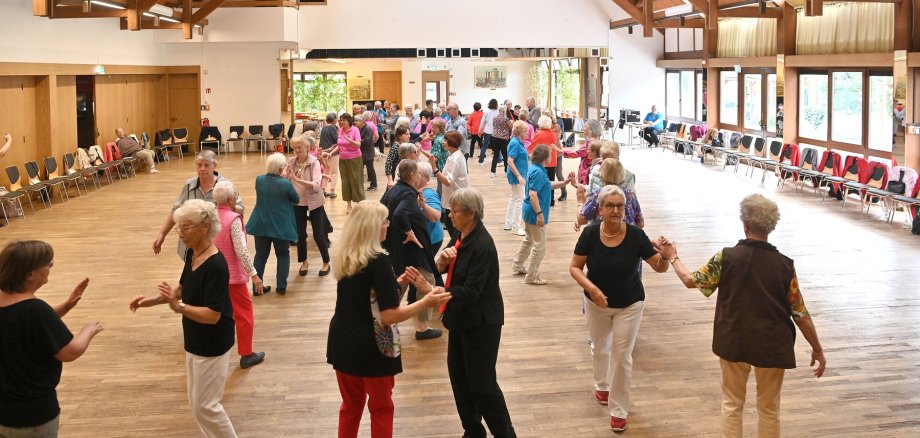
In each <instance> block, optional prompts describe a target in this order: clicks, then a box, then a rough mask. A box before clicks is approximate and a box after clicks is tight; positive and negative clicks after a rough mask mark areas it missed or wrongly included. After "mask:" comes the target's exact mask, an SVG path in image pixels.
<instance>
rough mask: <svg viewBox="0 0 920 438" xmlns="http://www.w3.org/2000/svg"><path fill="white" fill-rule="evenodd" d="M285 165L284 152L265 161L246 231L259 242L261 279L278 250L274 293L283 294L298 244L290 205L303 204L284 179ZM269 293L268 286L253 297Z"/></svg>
mask: <svg viewBox="0 0 920 438" xmlns="http://www.w3.org/2000/svg"><path fill="white" fill-rule="evenodd" d="M285 166H287V158H285V156H284V154H281V153H274V154H271V155H269V156H268V158H267V159H266V160H265V175H259V176H257V177H256V206H255V208H253V209H252V216H250V217H249V221H248V222H246V231H247V232H248V233H249V234H252V235H253V236H254V237H255V240H256V259H255V262H253V264H255V267H256V272H257V273H258V274H259V278H265V263H266V262H268V254H269V253H270V252H271V247H272V246H274V247H275V258H277V260H278V267H277V269H278V270H277V273H276V280H277V282H278V283H277V289H275V291H276V292H278V294H280V295H284V294H285V293H286V292H287V277H288V271H289V270H290V268H291V266H290V264H291V250H290V243H291V242H296V241H297V229H296V228H295V224H296V221H295V219H294V209H293V208H292V207H291V206H292V205H297V204H299V203H300V195H298V194H297V191H296V190H294V186H293V185H292V184H291V182H290V181H288V180H286V179H284V178H283V177H282V176H281V172H282V171H283V170H284V168H285ZM270 290H271V287H270V286H265V287H263V288H262V290H255V291H254V292H253V294H254V295H262V294H263V293H265V292H268V291H270Z"/></svg>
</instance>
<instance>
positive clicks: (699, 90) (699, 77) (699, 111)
mask: <svg viewBox="0 0 920 438" xmlns="http://www.w3.org/2000/svg"><path fill="white" fill-rule="evenodd" d="M703 98H704V96H703V74H702V73H699V72H697V73H696V119H697V120H699V121H701V122H705V121H706V115H705V114H703Z"/></svg>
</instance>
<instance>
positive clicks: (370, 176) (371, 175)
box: [363, 158, 377, 187]
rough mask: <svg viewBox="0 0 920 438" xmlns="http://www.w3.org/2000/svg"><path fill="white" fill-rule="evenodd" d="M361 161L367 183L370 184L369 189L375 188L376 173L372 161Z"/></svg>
mask: <svg viewBox="0 0 920 438" xmlns="http://www.w3.org/2000/svg"><path fill="white" fill-rule="evenodd" d="M363 161H364V167H365V168H366V169H367V181H368V182H369V183H370V184H371V187H377V171H376V170H374V159H373V158H371V159H370V160H363Z"/></svg>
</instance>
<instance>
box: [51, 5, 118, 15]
mask: <svg viewBox="0 0 920 438" xmlns="http://www.w3.org/2000/svg"><path fill="white" fill-rule="evenodd" d="M127 16H128V11H127V9H109V8H93V10H91V11H90V12H83V8H79V7H74V6H67V7H56V8H54V10H53V11H51V17H50V18H118V17H127Z"/></svg>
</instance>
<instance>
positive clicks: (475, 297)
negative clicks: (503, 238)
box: [406, 188, 517, 438]
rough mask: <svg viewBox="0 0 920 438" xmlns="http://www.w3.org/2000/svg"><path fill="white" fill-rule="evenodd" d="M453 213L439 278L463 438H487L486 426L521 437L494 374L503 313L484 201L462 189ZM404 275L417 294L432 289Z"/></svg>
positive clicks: (494, 432)
mask: <svg viewBox="0 0 920 438" xmlns="http://www.w3.org/2000/svg"><path fill="white" fill-rule="evenodd" d="M449 211H450V215H451V220H452V221H453V223H454V226H456V227H457V231H458V233H457V236H456V237H454V238H453V239H452V240H451V242H450V243H449V244H448V246H447V247H446V248H445V249H444V250H442V251H441V252H440V253H439V254H438V257H437V264H438V271H439V272H441V273H447V280H446V282H445V284H444V288H445V289H446V290H447V292H450V294H451V301H450V302H448V303H447V305H446V306H445V307H442V309H441V310H442V312H443V313H444V316H443V318H442V320H443V322H444V327H446V328H447V329H448V330H449V335H448V341H447V372H448V374H449V376H450V386H451V388H452V389H453V392H454V402H455V403H456V405H457V413H458V414H459V415H460V422H461V423H462V424H463V431H464V434H463V436H469V437H485V436H486V430H485V428H483V427H482V420H485V422H486V425H487V426H488V427H489V431H490V432H492V435H494V436H495V437H501V438H506V437H512V438H513V437H515V436H517V435H516V434H515V432H514V427H513V426H512V425H511V416H510V415H509V414H508V407H507V406H506V405H505V396H504V394H502V390H501V388H500V387H499V386H498V381H497V380H496V373H495V363H496V361H497V359H498V346H499V343H500V341H501V335H502V325H503V324H504V323H505V307H504V303H503V301H502V292H501V289H500V288H499V285H498V270H499V265H498V250H497V249H496V247H495V241H494V240H492V236H491V235H489V232H488V231H487V230H486V227H485V225H483V223H482V219H483V202H482V195H480V194H479V192H478V191H476V190H475V189H472V188H466V189H460V190H458V191H456V192H454V194H453V195H452V196H451V198H450V209H449ZM406 272H407V274H409V278H410V279H411V280H412V282H413V283H415V284H416V286H417V287H418V288H419V291H426V290H428V289H431V288H433V287H434V286H432V285H430V284H427V282H425V281H424V280H422V279H421V278H420V275H421V274H419V273H418V271H416V270H413V269H409V270H408V271H406ZM433 292H436V290H435V291H433ZM433 292H432V293H433Z"/></svg>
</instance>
